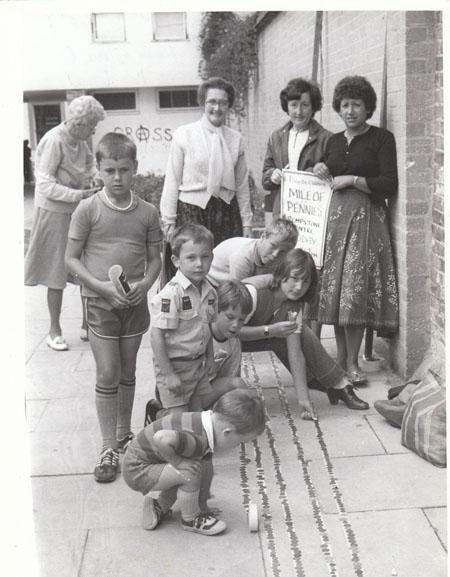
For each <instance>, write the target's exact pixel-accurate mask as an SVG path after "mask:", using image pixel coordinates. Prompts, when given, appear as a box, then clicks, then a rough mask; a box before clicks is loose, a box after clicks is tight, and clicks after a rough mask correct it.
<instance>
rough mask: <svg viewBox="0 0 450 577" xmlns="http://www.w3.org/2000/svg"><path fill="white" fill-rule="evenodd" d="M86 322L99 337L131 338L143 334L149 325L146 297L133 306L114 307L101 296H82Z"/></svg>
mask: <svg viewBox="0 0 450 577" xmlns="http://www.w3.org/2000/svg"><path fill="white" fill-rule="evenodd" d="M83 300H84V310H85V312H86V322H87V325H88V327H89V329H90V330H91V331H92V332H93V333H94V335H95V336H97V337H99V338H101V339H120V338H133V337H137V336H140V335H143V334H144V333H146V332H147V331H148V327H149V325H150V313H149V310H148V302H147V298H144V299H142V301H141V302H140V303H139V304H137V305H136V306H134V307H129V308H127V309H115V308H112V307H111V305H110V304H109V303H108V302H107V301H106V300H105V299H103V298H99V297H84V298H83Z"/></svg>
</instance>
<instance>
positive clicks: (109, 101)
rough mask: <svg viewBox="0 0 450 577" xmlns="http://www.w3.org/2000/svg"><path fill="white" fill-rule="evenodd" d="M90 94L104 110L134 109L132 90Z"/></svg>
mask: <svg viewBox="0 0 450 577" xmlns="http://www.w3.org/2000/svg"><path fill="white" fill-rule="evenodd" d="M92 96H93V97H94V98H96V99H97V100H98V101H99V102H100V104H102V106H103V108H104V109H105V110H136V94H135V93H134V92H94V93H93V94H92Z"/></svg>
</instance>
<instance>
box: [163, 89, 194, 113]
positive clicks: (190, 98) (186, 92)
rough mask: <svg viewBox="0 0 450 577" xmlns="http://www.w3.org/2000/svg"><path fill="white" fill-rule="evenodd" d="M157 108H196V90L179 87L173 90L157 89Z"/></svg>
mask: <svg viewBox="0 0 450 577" xmlns="http://www.w3.org/2000/svg"><path fill="white" fill-rule="evenodd" d="M158 102H159V108H197V107H198V103H197V90H196V89H195V88H186V89H183V88H180V89H175V90H158Z"/></svg>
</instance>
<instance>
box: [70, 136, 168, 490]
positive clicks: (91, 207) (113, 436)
mask: <svg viewBox="0 0 450 577" xmlns="http://www.w3.org/2000/svg"><path fill="white" fill-rule="evenodd" d="M95 155H96V160H97V168H98V171H99V176H100V178H101V179H102V180H103V183H104V188H103V190H101V191H100V192H98V193H97V194H96V195H94V196H92V197H91V198H89V199H86V200H85V201H81V202H80V204H79V206H78V207H77V208H76V210H75V212H74V213H73V215H72V220H71V225H70V230H69V241H68V245H67V251H66V266H67V268H68V269H69V270H70V271H71V272H72V273H76V274H77V275H78V277H79V278H80V280H81V283H82V295H83V298H84V307H85V311H86V319H87V325H88V330H89V344H90V346H91V349H92V352H93V354H94V359H95V364H96V378H97V382H96V385H95V404H96V409H97V416H98V421H99V425H100V431H101V434H102V451H101V453H100V458H99V460H98V462H97V464H96V466H95V470H94V476H95V479H96V481H98V482H101V483H107V482H111V481H114V479H115V478H116V475H117V471H118V465H119V455H118V452H119V451H121V450H124V448H125V447H126V445H127V443H128V442H129V441H130V439H131V438H132V436H133V435H132V433H131V428H130V421H131V413H132V409H133V401H134V391H135V383H136V379H135V371H136V356H137V352H138V349H139V346H140V344H141V339H142V335H143V334H144V333H145V332H146V331H147V330H148V326H149V322H150V318H149V311H148V304H147V293H148V291H149V289H150V288H151V286H152V285H153V283H154V282H155V280H156V278H157V277H158V274H159V271H160V269H161V257H160V242H161V240H162V233H161V228H160V223H159V216H158V212H157V210H156V208H155V207H154V206H153V205H151V204H149V203H147V202H145V201H143V200H141V199H140V198H138V197H137V196H135V195H134V194H133V192H132V190H131V185H132V181H133V177H134V175H135V174H136V169H137V161H136V146H135V144H134V143H133V142H132V141H131V140H130V139H129V138H128V137H126V136H125V135H123V134H119V133H108V134H106V135H105V136H104V137H103V138H102V139H101V140H100V142H99V143H98V145H97V149H96V153H95ZM112 265H120V266H121V267H122V268H123V272H124V273H125V275H126V277H127V279H128V283H129V285H130V287H131V290H130V291H129V292H128V293H127V294H125V292H122V291H119V290H118V289H117V288H116V286H115V284H114V283H113V282H112V281H111V280H109V276H108V271H109V269H110V267H111V266H112Z"/></svg>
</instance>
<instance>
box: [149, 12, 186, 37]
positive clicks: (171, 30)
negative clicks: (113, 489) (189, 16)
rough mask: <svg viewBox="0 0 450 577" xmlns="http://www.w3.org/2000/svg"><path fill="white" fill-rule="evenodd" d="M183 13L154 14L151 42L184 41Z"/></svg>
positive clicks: (184, 25)
mask: <svg viewBox="0 0 450 577" xmlns="http://www.w3.org/2000/svg"><path fill="white" fill-rule="evenodd" d="M186 38H187V30H186V13H185V12H154V13H153V40H186Z"/></svg>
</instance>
